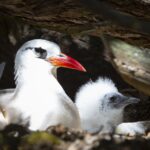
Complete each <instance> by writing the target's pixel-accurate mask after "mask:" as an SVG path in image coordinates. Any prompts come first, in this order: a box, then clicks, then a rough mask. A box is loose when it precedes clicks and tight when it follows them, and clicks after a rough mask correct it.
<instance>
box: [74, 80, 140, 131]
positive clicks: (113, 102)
mask: <svg viewBox="0 0 150 150" xmlns="http://www.w3.org/2000/svg"><path fill="white" fill-rule="evenodd" d="M75 100H76V105H77V107H78V110H79V114H80V118H81V127H82V129H84V130H86V131H89V132H91V133H95V132H99V131H100V132H101V133H109V132H113V131H114V128H115V127H116V126H117V125H118V124H120V123H122V122H123V110H124V108H125V106H127V105H129V104H132V103H137V102H138V101H139V99H137V98H134V97H127V96H124V95H122V94H121V93H120V92H119V91H118V89H117V88H116V86H115V85H114V83H113V82H112V81H111V80H110V79H107V78H99V79H98V80H97V81H96V82H92V81H90V82H88V83H87V84H85V85H83V86H82V87H81V88H80V90H79V91H78V93H77V95H76V99H75Z"/></svg>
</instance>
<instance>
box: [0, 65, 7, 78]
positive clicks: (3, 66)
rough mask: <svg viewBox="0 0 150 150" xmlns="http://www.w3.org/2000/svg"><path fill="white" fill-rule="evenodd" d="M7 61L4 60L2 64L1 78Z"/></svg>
mask: <svg viewBox="0 0 150 150" xmlns="http://www.w3.org/2000/svg"><path fill="white" fill-rule="evenodd" d="M5 64H6V63H5V62H2V63H1V64H0V79H1V77H2V75H3V71H4V68H5Z"/></svg>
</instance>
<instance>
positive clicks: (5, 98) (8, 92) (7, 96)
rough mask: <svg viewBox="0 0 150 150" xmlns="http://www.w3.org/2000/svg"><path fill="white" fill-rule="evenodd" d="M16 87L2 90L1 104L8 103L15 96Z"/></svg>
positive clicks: (0, 93)
mask: <svg viewBox="0 0 150 150" xmlns="http://www.w3.org/2000/svg"><path fill="white" fill-rule="evenodd" d="M14 92H15V89H4V90H0V105H1V106H5V105H7V104H8V103H9V102H10V101H11V100H12V98H13V95H14Z"/></svg>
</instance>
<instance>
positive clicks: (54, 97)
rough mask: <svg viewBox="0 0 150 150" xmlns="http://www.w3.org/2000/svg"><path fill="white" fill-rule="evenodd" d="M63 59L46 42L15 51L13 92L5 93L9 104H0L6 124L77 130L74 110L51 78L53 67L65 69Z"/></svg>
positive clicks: (53, 47) (31, 44)
mask: <svg viewBox="0 0 150 150" xmlns="http://www.w3.org/2000/svg"><path fill="white" fill-rule="evenodd" d="M60 59H61V60H63V62H62V64H60V61H59V60H60ZM66 59H68V57H67V56H66V55H64V54H60V48H59V47H58V46H57V45H56V44H55V43H53V42H49V41H46V40H41V39H37V40H31V41H29V42H27V43H25V44H24V45H23V46H22V47H21V48H20V49H19V51H18V52H17V55H16V59H15V79H16V89H15V90H14V92H13V94H12V95H11V94H10V93H9V95H10V96H12V99H11V101H9V102H8V103H7V104H6V103H4V100H3V103H2V102H1V101H0V104H1V105H2V107H3V108H4V109H5V111H6V119H7V122H8V123H17V124H23V125H28V126H29V128H30V129H31V130H37V129H38V130H45V129H46V128H47V127H49V126H52V125H58V124H63V125H64V126H67V127H71V128H79V127H80V118H79V113H78V110H77V108H76V106H75V105H74V104H73V102H72V101H71V99H70V98H69V97H68V96H67V95H66V93H65V91H64V90H63V88H62V87H61V85H60V84H59V83H58V81H57V80H56V78H55V77H54V75H53V74H52V70H53V69H56V67H57V66H61V65H62V66H64V67H68V66H67V65H68V64H67V65H66V63H68V60H67V62H65V61H66ZM69 60H70V61H71V60H72V58H69ZM73 61H74V63H75V64H76V65H79V66H78V67H77V68H78V70H82V69H83V68H82V66H81V65H80V64H78V63H77V62H75V60H73ZM75 64H73V65H75ZM65 65H66V66H65ZM69 65H70V64H69ZM69 67H70V66H69ZM69 67H68V68H69ZM70 68H73V69H75V66H71V67H70ZM3 96H4V95H3Z"/></svg>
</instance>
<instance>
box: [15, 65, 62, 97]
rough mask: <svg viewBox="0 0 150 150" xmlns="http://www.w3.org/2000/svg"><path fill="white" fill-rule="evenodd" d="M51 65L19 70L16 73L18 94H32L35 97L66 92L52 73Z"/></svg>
mask: <svg viewBox="0 0 150 150" xmlns="http://www.w3.org/2000/svg"><path fill="white" fill-rule="evenodd" d="M51 71H52V67H50V66H49V65H47V66H46V65H45V64H44V65H43V66H42V65H40V66H39V65H38V64H36V65H33V64H32V66H28V67H22V68H18V70H17V71H16V90H17V91H16V93H22V92H23V93H31V92H32V94H33V95H34V94H36V95H38V94H40V93H41V94H43V95H44V94H47V93H51V91H52V92H58V93H62V92H64V90H63V89H62V87H61V85H60V84H59V83H58V81H57V80H56V78H55V77H54V76H53V74H52V73H51Z"/></svg>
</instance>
